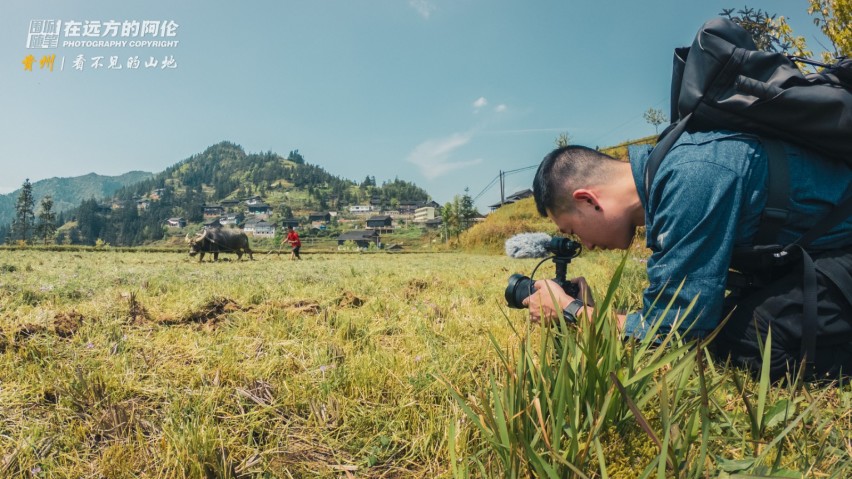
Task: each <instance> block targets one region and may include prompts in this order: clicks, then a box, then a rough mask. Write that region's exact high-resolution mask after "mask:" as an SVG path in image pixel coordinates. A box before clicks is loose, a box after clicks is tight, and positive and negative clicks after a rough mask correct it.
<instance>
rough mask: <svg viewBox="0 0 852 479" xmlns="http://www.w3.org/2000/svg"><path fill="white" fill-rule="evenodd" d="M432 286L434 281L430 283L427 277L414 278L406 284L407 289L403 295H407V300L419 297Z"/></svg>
mask: <svg viewBox="0 0 852 479" xmlns="http://www.w3.org/2000/svg"><path fill="white" fill-rule="evenodd" d="M430 286H432V283H430V282H429V281H427V280H425V279H420V278H414V279H412V280H411V281H409V282H408V284H407V285H406V286H405V289H404V290H403V296H405V299H407V300H412V299H415V298H418V297H420V296H421V295H422V294H423V292H424V291H426V290H427V289H429V287H430Z"/></svg>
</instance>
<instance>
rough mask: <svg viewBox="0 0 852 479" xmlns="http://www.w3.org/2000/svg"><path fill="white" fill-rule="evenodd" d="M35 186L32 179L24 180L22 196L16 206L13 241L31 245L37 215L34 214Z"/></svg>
mask: <svg viewBox="0 0 852 479" xmlns="http://www.w3.org/2000/svg"><path fill="white" fill-rule="evenodd" d="M33 205H34V200H33V185H31V184H30V179H29V178H27V179H26V180H24V184H23V186H21V194H19V195H18V202H17V203H16V205H15V219H14V220H13V221H12V235H11V236H12V240H13V241H24V242H26V243H30V242H31V241H32V236H33V227H34V224H35V214H34V213H33Z"/></svg>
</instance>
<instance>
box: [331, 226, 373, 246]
mask: <svg viewBox="0 0 852 479" xmlns="http://www.w3.org/2000/svg"><path fill="white" fill-rule="evenodd" d="M347 241H352V242H353V243H355V244H356V245H358V247H359V248H369V247H370V245H371V244H375V245H376V246H377V247H381V244H382V243H381V241H380V240H379V232H378V231H377V230H352V231H347V232H345V233H343V234H341V235H340V236H338V237H337V246H338V248H339V247H341V246H343V245H344V243H346V242H347Z"/></svg>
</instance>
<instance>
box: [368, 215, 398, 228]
mask: <svg viewBox="0 0 852 479" xmlns="http://www.w3.org/2000/svg"><path fill="white" fill-rule="evenodd" d="M367 228H368V229H374V230H379V231H382V232H391V231H393V218H391V217H390V216H387V215H377V216H371V217H370V218H368V219H367Z"/></svg>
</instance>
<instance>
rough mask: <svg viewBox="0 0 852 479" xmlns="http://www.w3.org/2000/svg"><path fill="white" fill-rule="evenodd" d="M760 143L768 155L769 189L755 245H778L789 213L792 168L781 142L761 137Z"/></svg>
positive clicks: (755, 237)
mask: <svg viewBox="0 0 852 479" xmlns="http://www.w3.org/2000/svg"><path fill="white" fill-rule="evenodd" d="M760 142H761V143H762V144H763V149H764V151H766V154H767V170H768V175H769V179H768V189H767V192H766V206H765V207H764V209H763V216H762V217H761V218H760V224H759V225H758V227H757V233H756V234H755V236H754V241H753V243H754V244H755V245H770V244H777V243H778V233H780V232H781V227H782V226H784V223H786V222H787V217H788V216H789V211H788V210H787V204H788V201H789V199H788V198H789V191H790V168H789V165H788V164H787V152H786V151H784V146H783V145H782V144H781V142H780V141H778V140H776V139H772V138H763V137H761V139H760Z"/></svg>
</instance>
